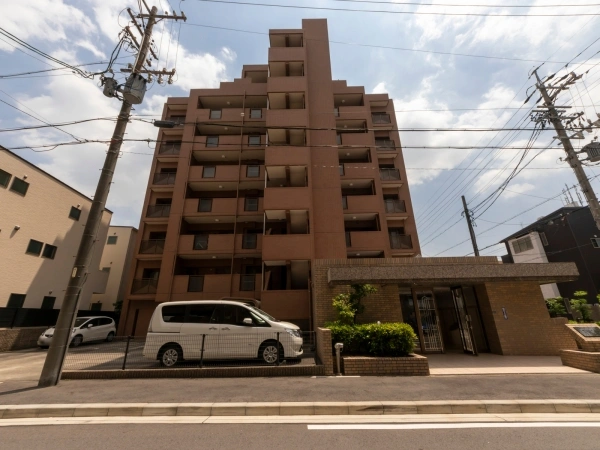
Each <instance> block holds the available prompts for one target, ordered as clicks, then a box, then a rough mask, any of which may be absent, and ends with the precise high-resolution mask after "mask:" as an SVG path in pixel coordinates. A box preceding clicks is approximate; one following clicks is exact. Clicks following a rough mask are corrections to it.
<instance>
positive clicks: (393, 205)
mask: <svg viewBox="0 0 600 450" xmlns="http://www.w3.org/2000/svg"><path fill="white" fill-rule="evenodd" d="M384 203H385V212H386V213H405V212H406V203H405V202H404V200H390V199H386V200H384Z"/></svg>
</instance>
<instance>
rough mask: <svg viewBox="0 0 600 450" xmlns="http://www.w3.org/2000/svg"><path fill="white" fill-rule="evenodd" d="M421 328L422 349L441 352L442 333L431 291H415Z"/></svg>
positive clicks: (442, 349)
mask: <svg viewBox="0 0 600 450" xmlns="http://www.w3.org/2000/svg"><path fill="white" fill-rule="evenodd" d="M415 295H416V297H417V305H418V307H419V315H420V316H421V329H422V331H423V350H424V351H426V352H436V351H438V352H443V351H444V346H443V343H442V335H441V333H440V324H439V320H438V315H437V311H436V309H435V301H434V299H433V293H432V292H416V293H415Z"/></svg>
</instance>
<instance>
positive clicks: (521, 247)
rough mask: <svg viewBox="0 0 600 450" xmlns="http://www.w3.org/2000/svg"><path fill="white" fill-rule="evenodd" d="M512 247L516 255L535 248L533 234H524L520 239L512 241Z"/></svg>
mask: <svg viewBox="0 0 600 450" xmlns="http://www.w3.org/2000/svg"><path fill="white" fill-rule="evenodd" d="M512 249H513V252H514V254H515V255H518V254H519V253H523V252H526V251H527V250H533V242H532V241H531V236H529V235H528V236H524V237H521V238H519V239H515V240H514V241H513V242H512Z"/></svg>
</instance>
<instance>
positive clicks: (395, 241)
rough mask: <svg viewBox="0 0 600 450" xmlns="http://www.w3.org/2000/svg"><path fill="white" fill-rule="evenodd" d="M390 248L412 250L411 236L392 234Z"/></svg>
mask: <svg viewBox="0 0 600 450" xmlns="http://www.w3.org/2000/svg"><path fill="white" fill-rule="evenodd" d="M390 246H391V247H392V248H395V249H411V248H412V247H413V246H412V238H411V237H410V235H402V234H390Z"/></svg>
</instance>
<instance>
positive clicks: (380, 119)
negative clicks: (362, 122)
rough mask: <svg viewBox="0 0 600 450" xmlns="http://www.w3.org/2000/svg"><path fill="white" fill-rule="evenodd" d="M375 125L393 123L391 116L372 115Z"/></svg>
mask: <svg viewBox="0 0 600 450" xmlns="http://www.w3.org/2000/svg"><path fill="white" fill-rule="evenodd" d="M371 118H372V120H373V123H374V124H386V123H392V121H391V119H390V115H389V114H371Z"/></svg>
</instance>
